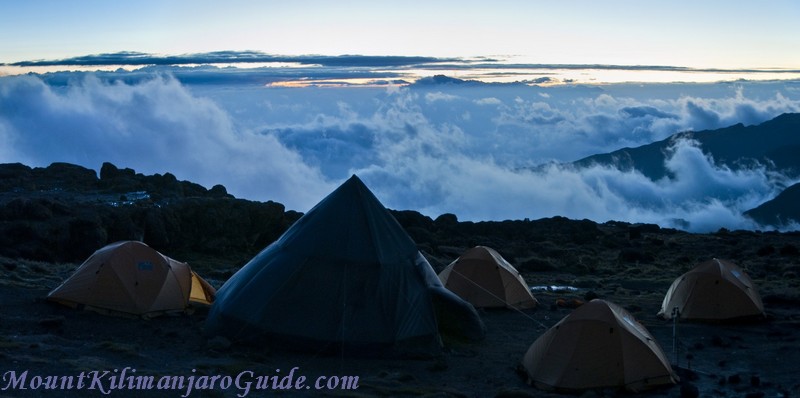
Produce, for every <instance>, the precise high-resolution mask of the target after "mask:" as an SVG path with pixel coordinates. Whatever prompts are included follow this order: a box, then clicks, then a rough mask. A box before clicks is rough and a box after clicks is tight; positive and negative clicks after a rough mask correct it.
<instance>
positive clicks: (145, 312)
mask: <svg viewBox="0 0 800 398" xmlns="http://www.w3.org/2000/svg"><path fill="white" fill-rule="evenodd" d="M215 293H216V291H215V289H214V288H213V287H212V286H211V285H210V284H209V283H208V282H206V281H205V280H203V278H201V277H200V276H198V275H197V274H196V273H195V272H194V271H192V270H191V268H190V267H189V265H188V264H186V263H182V262H179V261H176V260H173V259H171V258H169V257H167V256H165V255H163V254H161V253H159V252H158V251H156V250H155V249H153V248H151V247H150V246H147V245H146V244H144V243H142V242H136V241H121V242H116V243H112V244H109V245H107V246H105V247H102V248H101V249H99V250H97V251H96V252H94V254H92V255H91V256H90V257H89V258H88V259H86V261H84V263H83V264H81V266H80V267H78V269H77V270H76V271H75V272H74V273H73V274H72V276H70V277H69V278H67V280H65V281H64V282H63V283H62V284H61V285H59V286H58V287H56V288H55V289H53V291H51V292H50V293H49V294H48V295H47V300H49V301H52V302H56V303H61V304H64V305H67V306H70V307H73V308H84V309H89V310H94V311H97V312H101V313H109V314H120V315H123V314H127V315H136V316H144V317H152V316H156V315H160V314H164V313H170V312H181V311H185V310H186V309H187V308H188V307H189V303H190V302H195V303H201V304H208V305H210V304H211V303H212V302H213V301H214V295H215Z"/></svg>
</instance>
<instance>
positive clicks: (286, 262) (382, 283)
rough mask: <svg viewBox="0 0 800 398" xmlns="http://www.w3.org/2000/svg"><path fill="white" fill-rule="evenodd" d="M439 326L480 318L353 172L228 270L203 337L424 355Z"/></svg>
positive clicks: (479, 333)
mask: <svg viewBox="0 0 800 398" xmlns="http://www.w3.org/2000/svg"><path fill="white" fill-rule="evenodd" d="M440 332H454V333H455V334H456V335H457V336H458V337H461V338H466V339H470V340H478V339H482V338H483V337H484V334H485V326H484V325H483V323H482V321H481V320H480V318H479V317H478V315H477V312H475V309H474V308H473V307H472V306H471V305H470V304H469V303H467V302H465V301H463V300H461V299H460V298H458V296H456V295H455V294H453V293H452V292H450V291H448V290H447V289H445V288H444V286H442V284H441V283H440V282H439V279H438V278H437V276H436V273H435V272H434V271H433V269H432V268H431V266H430V264H429V263H428V261H427V260H426V259H425V258H424V257H423V256H422V254H421V253H420V252H419V251H418V249H417V246H416V244H415V243H414V241H413V240H412V239H411V238H410V237H409V236H408V234H406V232H405V231H404V230H403V228H402V227H401V226H400V224H399V223H398V222H397V220H395V218H394V217H393V216H392V215H391V213H389V211H388V210H387V209H386V208H385V207H384V206H383V205H382V204H381V203H380V202H379V201H378V199H377V198H376V197H375V195H373V193H372V192H370V190H369V189H368V188H367V187H366V186H365V185H364V183H363V182H362V181H361V180H360V179H359V178H358V177H356V176H352V177H351V178H350V179H348V180H347V181H346V182H344V183H343V184H342V185H341V186H339V187H338V188H337V189H336V190H334V191H333V192H332V193H330V194H329V195H328V196H327V197H325V198H324V199H323V200H322V201H321V202H319V203H318V204H317V205H316V206H314V208H312V209H311V210H309V211H308V213H306V214H305V215H303V217H301V218H300V219H299V220H298V221H297V222H295V223H294V224H293V225H292V226H291V227H290V228H289V229H288V230H287V231H286V232H285V233H284V234H283V235H282V236H281V237H280V238H279V239H278V240H277V241H275V242H273V243H272V244H270V245H269V246H268V247H267V248H266V249H264V250H263V251H262V252H261V253H259V254H258V255H257V256H255V257H254V258H253V259H252V260H250V262H248V263H247V264H246V265H245V266H244V267H242V268H241V269H240V270H239V271H238V272H237V273H236V274H234V275H233V276H232V277H231V278H230V279H229V280H228V281H227V282H226V283H225V284H224V285H223V286H222V288H220V290H219V292H218V294H217V300H216V302H215V303H214V305H213V306H212V308H211V311H210V312H209V314H208V317H207V319H206V333H207V334H209V335H222V336H225V337H227V338H229V339H231V340H234V341H252V342H257V343H265V342H267V343H269V344H273V345H275V346H280V347H282V348H286V349H296V350H305V351H313V352H326V353H330V354H337V355H353V356H399V357H404V356H433V355H436V354H438V353H440V352H441V348H442V338H441V334H440Z"/></svg>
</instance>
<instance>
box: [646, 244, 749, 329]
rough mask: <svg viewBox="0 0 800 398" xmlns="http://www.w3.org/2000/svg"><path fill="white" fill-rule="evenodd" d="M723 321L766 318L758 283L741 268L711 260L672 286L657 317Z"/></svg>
mask: <svg viewBox="0 0 800 398" xmlns="http://www.w3.org/2000/svg"><path fill="white" fill-rule="evenodd" d="M673 312H676V313H677V314H678V315H679V319H686V320H700V321H724V320H732V319H742V318H751V317H753V318H755V317H764V316H765V313H764V304H763V303H762V301H761V296H760V295H759V294H758V290H757V289H756V286H755V284H753V281H752V280H751V279H750V277H749V276H748V275H747V273H745V272H744V270H742V269H741V268H739V266H737V265H736V264H734V263H732V262H730V261H727V260H719V259H716V258H715V259H711V260H709V261H706V262H703V263H701V264H699V265H697V266H696V267H695V268H694V269H692V270H690V271H689V272H687V273H685V274H683V275H681V276H680V277H678V278H677V279H675V281H674V282H672V285H671V286H670V288H669V290H668V291H667V294H666V295H665V296H664V301H663V303H662V304H661V310H660V311H659V312H658V316H660V317H662V318H665V319H672V318H673Z"/></svg>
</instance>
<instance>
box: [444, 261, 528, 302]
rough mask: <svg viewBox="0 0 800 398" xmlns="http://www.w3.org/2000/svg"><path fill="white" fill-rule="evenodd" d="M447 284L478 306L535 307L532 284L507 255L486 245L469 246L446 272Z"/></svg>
mask: <svg viewBox="0 0 800 398" xmlns="http://www.w3.org/2000/svg"><path fill="white" fill-rule="evenodd" d="M439 279H440V280H441V281H442V284H443V285H444V287H446V288H448V289H449V290H450V291H452V292H453V293H455V294H457V295H458V296H459V297H461V298H462V299H464V300H466V301H467V302H469V303H470V304H472V305H473V306H475V307H477V308H491V307H510V308H518V309H523V308H533V307H536V305H537V304H538V302H537V301H536V299H535V298H534V297H533V295H532V294H531V291H530V289H529V288H528V284H527V283H526V282H525V279H524V278H523V277H522V275H520V273H519V271H517V269H516V268H514V266H513V265H511V264H510V263H509V262H508V261H506V259H505V258H503V256H501V255H500V253H498V252H497V251H496V250H494V249H492V248H490V247H486V246H475V247H473V248H472V249H469V250H467V251H466V252H464V253H463V254H462V255H461V256H459V257H458V258H457V259H456V260H455V261H453V262H452V263H450V265H448V266H447V267H446V268H445V269H444V270H442V272H440V273H439Z"/></svg>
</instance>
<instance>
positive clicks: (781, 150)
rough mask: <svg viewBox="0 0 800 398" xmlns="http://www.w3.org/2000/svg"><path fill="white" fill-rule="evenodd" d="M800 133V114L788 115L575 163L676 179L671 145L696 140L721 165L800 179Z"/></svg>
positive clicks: (689, 134)
mask: <svg viewBox="0 0 800 398" xmlns="http://www.w3.org/2000/svg"><path fill="white" fill-rule="evenodd" d="M642 111H643V110H641V109H639V110H636V112H642ZM798 131H800V113H787V114H783V115H780V116H778V117H776V118H774V119H772V120H769V121H766V122H764V123H761V124H759V125H754V126H744V125H743V124H741V123H740V124H736V125H733V126H730V127H725V128H721V129H716V130H703V131H697V132H694V131H687V132H682V133H678V134H675V135H673V136H671V137H669V138H667V139H665V140H661V141H657V142H654V143H651V144H647V145H643V146H640V147H636V148H623V149H620V150H617V151H613V152H610V153H605V154H598V155H592V156H589V157H586V158H583V159H580V160H577V161H575V162H573V163H572V164H573V165H574V166H578V167H589V166H592V165H595V164H599V165H608V166H613V167H617V168H619V169H621V170H637V171H639V172H641V173H642V174H644V175H645V176H647V177H648V178H650V179H652V180H654V181H655V180H659V179H661V178H664V177H673V176H672V175H671V174H670V172H669V171H668V170H667V168H666V167H665V166H664V161H665V159H666V158H667V155H668V151H669V148H670V146H672V145H673V144H674V143H675V142H676V141H677V140H680V139H692V140H695V141H697V142H699V143H700V145H701V149H702V151H703V153H705V154H706V155H711V156H712V157H713V158H714V162H715V163H716V164H717V165H718V166H722V165H724V166H727V167H729V168H731V169H733V170H737V169H742V168H748V167H753V166H756V165H759V164H760V165H763V166H766V167H767V168H768V169H770V170H775V171H780V172H783V173H786V174H787V175H789V176H791V177H797V176H800V156H797V154H798V153H800V134H798Z"/></svg>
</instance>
